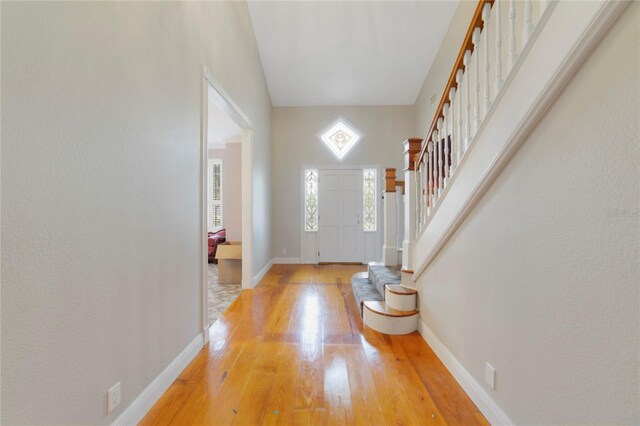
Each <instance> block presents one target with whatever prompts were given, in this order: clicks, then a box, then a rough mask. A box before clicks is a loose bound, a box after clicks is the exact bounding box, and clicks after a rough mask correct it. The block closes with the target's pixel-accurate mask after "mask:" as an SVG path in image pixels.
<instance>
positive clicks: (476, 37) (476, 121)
mask: <svg viewBox="0 0 640 426" xmlns="http://www.w3.org/2000/svg"><path fill="white" fill-rule="evenodd" d="M471 42H472V43H473V56H474V58H475V64H473V68H474V70H475V74H476V75H475V77H476V78H475V82H474V83H475V85H474V86H475V87H474V89H475V90H474V92H475V98H474V100H473V102H474V105H473V134H474V135H475V134H476V132H477V131H478V127H480V50H479V49H478V47H479V46H478V44H479V43H480V28H477V27H476V28H475V29H474V30H473V35H472V36H471Z"/></svg>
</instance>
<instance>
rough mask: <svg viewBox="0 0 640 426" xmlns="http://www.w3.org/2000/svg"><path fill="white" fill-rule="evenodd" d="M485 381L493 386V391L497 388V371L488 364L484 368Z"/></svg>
mask: <svg viewBox="0 0 640 426" xmlns="http://www.w3.org/2000/svg"><path fill="white" fill-rule="evenodd" d="M484 381H485V382H487V384H488V385H489V386H491V389H495V388H496V369H495V368H493V367H492V366H491V364H489V363H488V362H487V363H486V364H485V366H484Z"/></svg>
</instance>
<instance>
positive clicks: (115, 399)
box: [107, 382, 122, 413]
mask: <svg viewBox="0 0 640 426" xmlns="http://www.w3.org/2000/svg"><path fill="white" fill-rule="evenodd" d="M121 397H122V389H121V388H120V382H118V383H116V384H115V385H113V386H112V387H111V389H109V390H108V391H107V413H110V412H112V411H113V409H114V408H116V407H117V406H118V405H120V399H121Z"/></svg>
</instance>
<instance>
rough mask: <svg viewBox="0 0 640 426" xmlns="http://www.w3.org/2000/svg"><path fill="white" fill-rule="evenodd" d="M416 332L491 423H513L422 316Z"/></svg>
mask: <svg viewBox="0 0 640 426" xmlns="http://www.w3.org/2000/svg"><path fill="white" fill-rule="evenodd" d="M418 332H419V333H420V335H422V338H423V339H424V340H425V341H426V342H427V344H428V345H429V346H430V347H431V349H432V350H433V352H435V354H436V355H437V356H438V358H440V361H442V363H443V364H444V366H445V367H447V370H449V372H450V373H451V375H452V376H453V378H454V379H456V381H457V382H458V384H459V385H460V386H462V389H464V391H465V392H466V393H467V395H469V398H471V400H472V401H473V402H474V403H475V404H476V406H477V407H478V409H479V410H480V411H481V412H482V414H484V416H485V417H486V418H487V420H489V423H491V424H492V425H512V424H514V423H513V422H512V421H511V419H510V418H509V416H507V414H506V413H505V412H504V411H502V409H501V408H500V407H499V406H498V404H496V402H495V401H494V400H493V399H492V398H491V397H490V396H489V394H488V393H487V391H485V390H484V388H483V387H482V386H481V385H480V384H479V383H478V382H477V381H476V380H475V379H474V378H473V376H472V375H471V374H470V373H469V372H468V371H467V370H466V369H465V368H464V366H463V365H462V364H461V363H460V361H458V360H457V359H456V357H455V356H453V354H452V353H451V352H449V349H447V347H446V346H445V345H444V344H443V343H442V342H441V341H440V340H439V339H438V338H437V337H436V335H435V334H433V332H432V331H431V330H430V329H429V327H427V325H426V324H425V323H424V321H423V320H422V318H420V320H419V321H418Z"/></svg>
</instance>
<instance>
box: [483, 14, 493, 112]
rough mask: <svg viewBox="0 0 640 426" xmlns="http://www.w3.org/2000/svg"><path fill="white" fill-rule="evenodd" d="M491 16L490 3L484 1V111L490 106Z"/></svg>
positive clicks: (487, 110)
mask: <svg viewBox="0 0 640 426" xmlns="http://www.w3.org/2000/svg"><path fill="white" fill-rule="evenodd" d="M490 16H491V5H490V4H489V3H486V4H485V5H484V8H483V9H482V34H483V37H484V113H485V114H486V113H487V112H489V107H490V106H491V99H490V97H491V93H489V90H490V89H489V79H490V73H489V51H490V49H489V17H490Z"/></svg>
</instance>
